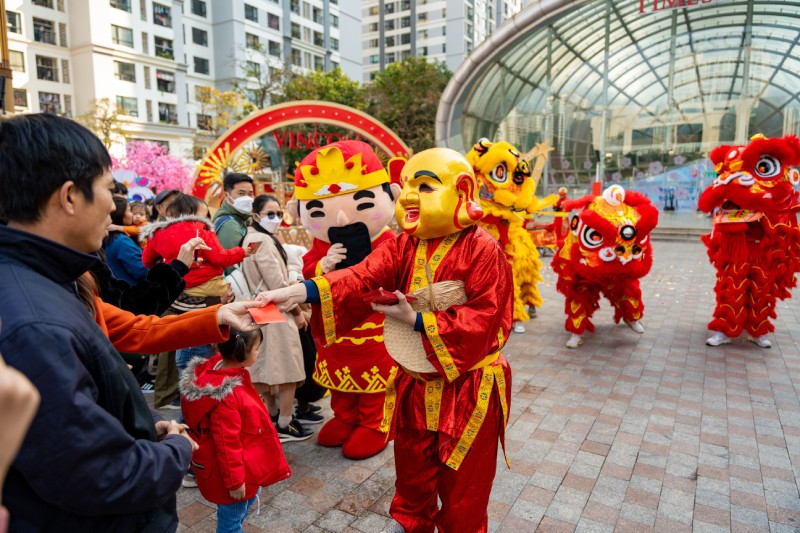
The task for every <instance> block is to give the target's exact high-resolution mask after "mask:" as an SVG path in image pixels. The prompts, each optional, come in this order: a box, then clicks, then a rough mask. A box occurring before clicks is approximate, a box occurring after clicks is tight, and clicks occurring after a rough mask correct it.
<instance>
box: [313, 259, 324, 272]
mask: <svg viewBox="0 0 800 533" xmlns="http://www.w3.org/2000/svg"><path fill="white" fill-rule="evenodd" d="M314 275H315V276H323V275H325V272H323V271H322V261H317V266H315V267H314Z"/></svg>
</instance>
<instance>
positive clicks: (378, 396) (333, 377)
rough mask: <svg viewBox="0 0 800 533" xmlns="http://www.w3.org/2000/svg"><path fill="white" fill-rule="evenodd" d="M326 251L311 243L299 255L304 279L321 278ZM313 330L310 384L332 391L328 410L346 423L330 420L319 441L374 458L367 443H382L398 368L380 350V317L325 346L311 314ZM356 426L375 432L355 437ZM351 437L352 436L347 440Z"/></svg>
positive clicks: (389, 236)
mask: <svg viewBox="0 0 800 533" xmlns="http://www.w3.org/2000/svg"><path fill="white" fill-rule="evenodd" d="M394 238H395V234H394V232H393V231H392V230H390V229H389V228H386V229H385V230H384V231H383V232H381V233H380V234H379V235H378V236H377V237H376V238H375V239H374V240H373V241H372V249H373V250H375V249H376V248H378V246H380V245H381V244H383V243H385V242H387V241H391V240H393V239H394ZM330 247H331V244H330V243H328V242H325V241H321V240H319V239H314V243H313V245H312V247H311V250H309V251H308V253H306V254H305V255H304V256H303V277H304V278H306V279H311V278H313V277H315V276H319V275H321V274H322V270H321V268H320V266H319V262H320V260H321V259H322V258H323V257H325V255H326V254H327V253H328V250H329V249H330ZM311 332H312V334H313V336H314V339H315V340H316V341H317V361H316V363H315V365H314V381H316V382H317V383H319V384H320V385H322V386H323V387H325V388H327V389H329V390H330V391H331V408H332V409H333V412H334V414H335V415H336V419H339V421H340V422H342V423H344V424H346V426H341V425H340V424H338V423H335V422H334V423H333V424H331V422H333V421H331V422H329V423H328V424H326V425H325V426H324V427H323V428H322V430H320V432H319V434H318V435H317V440H318V442H319V443H320V444H322V445H323V446H343V448H342V451H343V452H344V454H345V456H346V457H349V458H351V459H360V458H366V457H370V456H371V455H373V454H374V451H373V449H374V446H372V445H371V441H372V440H375V439H379V440H380V441H382V442H383V441H385V432H382V431H381V421H382V420H383V403H384V399H385V394H384V393H385V392H386V384H387V382H388V381H389V377H390V375H391V373H392V371H393V370H395V369H396V368H397V366H396V364H395V362H394V360H393V359H392V358H391V357H389V354H388V353H386V348H385V347H384V346H383V315H382V314H381V313H371V314H370V315H369V316H367V317H364V319H363V320H361V321H360V322H359V323H358V324H357V325H355V327H353V328H352V331H349V332H348V333H347V335H346V336H342V337H338V338H337V339H336V340H335V341H334V342H333V343H332V344H330V345H328V344H329V343H326V342H325V334H324V329H323V325H322V318H321V317H320V314H319V313H313V314H312V315H311ZM359 427H363V428H369V429H371V430H373V434H369V433H366V432H363V431H361V432H360V433H361V434H355V433H353V432H354V431H358V428H359ZM351 433H353V438H348V437H350V434H351Z"/></svg>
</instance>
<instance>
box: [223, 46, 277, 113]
mask: <svg viewBox="0 0 800 533" xmlns="http://www.w3.org/2000/svg"><path fill="white" fill-rule="evenodd" d="M245 51H246V53H247V58H248V60H247V61H245V62H244V63H242V64H241V65H240V66H241V68H242V71H243V72H244V80H243V81H242V82H240V83H237V84H236V85H235V87H234V89H235V90H236V91H237V92H238V93H239V94H241V95H242V96H243V97H244V99H245V100H246V102H247V103H246V104H245V108H247V107H248V106H250V107H252V108H255V109H264V108H265V107H267V106H269V105H271V104H272V103H274V99H275V97H276V96H277V95H279V94H280V93H281V92H282V91H283V87H284V85H285V84H286V80H285V79H284V76H283V71H282V70H281V69H279V68H277V67H272V66H270V63H271V62H272V61H273V59H272V56H271V55H270V54H269V53H268V50H267V49H266V48H265V47H264V45H263V44H261V43H254V44H252V45H251V47H250V48H247V49H246V50H245ZM251 111H252V109H249V110H248V109H245V114H250V112H251Z"/></svg>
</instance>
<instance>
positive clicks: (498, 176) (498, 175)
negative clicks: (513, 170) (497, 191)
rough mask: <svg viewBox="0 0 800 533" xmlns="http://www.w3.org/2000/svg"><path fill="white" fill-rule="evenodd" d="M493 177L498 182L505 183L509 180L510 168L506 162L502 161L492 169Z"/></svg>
mask: <svg viewBox="0 0 800 533" xmlns="http://www.w3.org/2000/svg"><path fill="white" fill-rule="evenodd" d="M492 179H493V180H494V181H496V182H497V183H505V182H506V181H508V169H507V168H506V164H505V163H500V164H499V165H497V166H496V167H494V170H492Z"/></svg>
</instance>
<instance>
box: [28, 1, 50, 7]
mask: <svg viewBox="0 0 800 533" xmlns="http://www.w3.org/2000/svg"><path fill="white" fill-rule="evenodd" d="M31 4H33V5H35V6H39V7H49V8H50V9H53V0H31Z"/></svg>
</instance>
